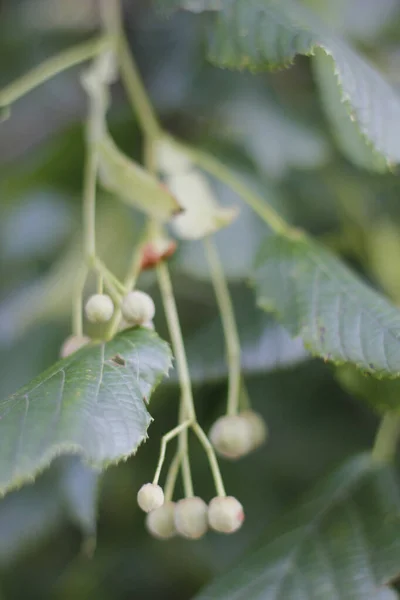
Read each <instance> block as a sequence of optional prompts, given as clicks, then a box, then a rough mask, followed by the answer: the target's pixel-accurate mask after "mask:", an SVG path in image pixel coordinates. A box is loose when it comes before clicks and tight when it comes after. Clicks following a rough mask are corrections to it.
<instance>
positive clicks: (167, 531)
mask: <svg viewBox="0 0 400 600" xmlns="http://www.w3.org/2000/svg"><path fill="white" fill-rule="evenodd" d="M174 512H175V502H165V504H163V505H162V506H160V508H156V509H155V510H152V511H151V512H150V513H149V514H148V515H147V517H146V527H147V529H148V531H149V532H150V533H151V535H153V536H154V537H156V538H158V539H160V540H168V539H169V538H171V537H173V536H174V535H176V527H175V521H174Z"/></svg>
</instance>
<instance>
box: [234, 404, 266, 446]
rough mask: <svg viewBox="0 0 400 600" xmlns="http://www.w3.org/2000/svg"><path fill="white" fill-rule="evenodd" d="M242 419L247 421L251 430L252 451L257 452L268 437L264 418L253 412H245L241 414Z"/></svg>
mask: <svg viewBox="0 0 400 600" xmlns="http://www.w3.org/2000/svg"><path fill="white" fill-rule="evenodd" d="M240 416H241V417H242V419H246V421H247V422H248V423H249V425H250V428H251V443H252V444H251V449H252V450H255V449H256V448H259V447H260V446H262V445H263V444H264V443H265V441H266V439H267V437H268V427H267V424H266V422H265V420H264V418H263V417H262V416H261V415H260V414H259V413H256V412H254V411H253V410H245V411H243V412H241V413H240Z"/></svg>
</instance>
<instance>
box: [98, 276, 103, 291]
mask: <svg viewBox="0 0 400 600" xmlns="http://www.w3.org/2000/svg"><path fill="white" fill-rule="evenodd" d="M103 291H104V277H103V275H102V274H101V273H97V293H98V294H102V293H103Z"/></svg>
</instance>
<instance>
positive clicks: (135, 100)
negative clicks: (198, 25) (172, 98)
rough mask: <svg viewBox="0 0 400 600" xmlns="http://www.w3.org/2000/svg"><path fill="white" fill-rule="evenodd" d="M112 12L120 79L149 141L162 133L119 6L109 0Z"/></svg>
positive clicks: (116, 0)
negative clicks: (133, 53)
mask: <svg viewBox="0 0 400 600" xmlns="http://www.w3.org/2000/svg"><path fill="white" fill-rule="evenodd" d="M110 3H111V4H112V5H113V10H114V35H115V40H116V50H117V54H118V58H119V65H120V71H121V78H122V81H123V83H124V86H125V89H126V93H127V95H128V98H129V102H130V103H131V105H132V107H133V108H134V109H135V112H136V115H137V117H138V120H139V124H140V127H141V128H142V130H143V133H144V134H145V135H146V136H147V137H148V138H149V139H156V138H159V137H161V135H162V131H161V128H160V125H159V123H158V120H157V117H156V115H155V112H154V110H153V107H152V105H151V102H150V100H149V98H148V95H147V92H146V89H145V87H144V85H143V82H142V78H141V76H140V74H139V71H138V68H137V66H136V63H135V61H134V59H133V56H132V53H131V52H130V49H129V45H128V42H127V40H126V37H125V34H124V30H123V25H122V19H121V6H120V2H119V0H110Z"/></svg>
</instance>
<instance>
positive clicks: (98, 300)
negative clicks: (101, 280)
mask: <svg viewBox="0 0 400 600" xmlns="http://www.w3.org/2000/svg"><path fill="white" fill-rule="evenodd" d="M85 313H86V316H87V318H88V320H89V321H90V322H91V323H107V321H109V320H110V319H111V317H112V316H113V313H114V304H113V301H112V300H111V298H110V296H107V294H94V295H93V296H90V298H89V300H88V301H87V302H86V306H85Z"/></svg>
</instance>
